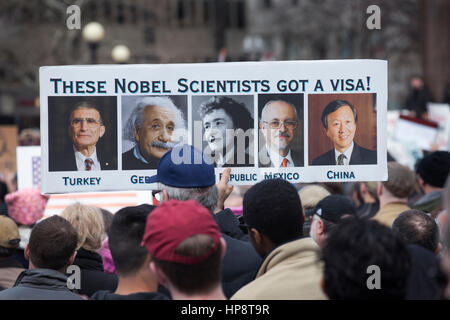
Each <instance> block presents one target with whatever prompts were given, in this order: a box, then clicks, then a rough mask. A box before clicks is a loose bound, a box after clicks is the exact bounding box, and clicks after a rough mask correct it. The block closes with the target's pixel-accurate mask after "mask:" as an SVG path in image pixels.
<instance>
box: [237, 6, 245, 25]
mask: <svg viewBox="0 0 450 320" xmlns="http://www.w3.org/2000/svg"><path fill="white" fill-rule="evenodd" d="M236 6H237V28H238V29H245V3H244V1H238V2H237V4H236Z"/></svg>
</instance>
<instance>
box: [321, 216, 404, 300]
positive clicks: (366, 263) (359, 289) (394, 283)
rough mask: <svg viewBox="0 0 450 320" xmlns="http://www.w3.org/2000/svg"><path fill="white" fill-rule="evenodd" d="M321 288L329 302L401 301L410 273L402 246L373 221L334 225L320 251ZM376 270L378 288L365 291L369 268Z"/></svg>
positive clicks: (393, 236) (352, 219)
mask: <svg viewBox="0 0 450 320" xmlns="http://www.w3.org/2000/svg"><path fill="white" fill-rule="evenodd" d="M322 260H323V261H324V271H323V273H324V288H325V292H326V294H327V296H328V297H329V298H330V299H335V300H342V299H345V300H347V299H358V300H367V299H404V298H405V295H406V287H407V283H408V278H409V272H410V269H411V257H410V254H409V252H408V249H407V247H406V245H405V244H404V243H403V242H402V241H401V240H400V239H399V238H398V237H397V236H395V235H394V234H393V233H392V231H391V230H390V229H389V228H388V227H386V226H384V225H382V224H380V223H379V222H377V221H374V220H366V219H359V218H348V219H345V221H342V222H340V223H338V225H337V226H336V228H335V230H334V231H333V232H332V233H331V234H330V235H329V238H328V240H327V242H326V244H325V246H324V248H323V250H322ZM370 266H377V267H379V268H380V271H381V272H380V274H379V275H380V283H381V288H379V289H376V290H375V289H372V290H371V289H369V287H368V285H367V284H368V277H369V276H370V272H369V269H368V268H369V267H370Z"/></svg>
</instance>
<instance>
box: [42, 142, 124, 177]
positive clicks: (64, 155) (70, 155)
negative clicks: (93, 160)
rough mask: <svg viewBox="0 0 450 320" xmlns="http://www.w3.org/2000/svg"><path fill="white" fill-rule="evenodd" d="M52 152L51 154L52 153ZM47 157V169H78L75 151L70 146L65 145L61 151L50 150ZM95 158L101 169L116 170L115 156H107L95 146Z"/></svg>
mask: <svg viewBox="0 0 450 320" xmlns="http://www.w3.org/2000/svg"><path fill="white" fill-rule="evenodd" d="M52 153H53V154H52ZM52 153H51V154H50V159H49V171H78V169H77V161H76V159H75V152H74V151H73V148H72V146H71V147H70V149H69V148H68V147H67V148H66V149H65V151H62V152H52ZM97 159H98V162H100V166H101V168H102V169H101V170H117V157H116V156H112V157H107V155H106V153H103V152H102V151H101V150H99V148H97Z"/></svg>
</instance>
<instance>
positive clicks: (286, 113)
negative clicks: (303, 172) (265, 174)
mask: <svg viewBox="0 0 450 320" xmlns="http://www.w3.org/2000/svg"><path fill="white" fill-rule="evenodd" d="M297 127H298V118H297V110H296V109H295V107H294V106H293V105H292V104H291V103H289V102H286V101H283V100H272V101H269V102H267V103H266V104H265V106H264V108H263V109H262V112H261V120H260V122H259V128H260V129H261V130H262V133H263V135H264V138H265V140H266V145H265V146H264V147H263V148H262V149H261V150H260V151H259V166H260V167H298V166H303V155H302V154H301V153H299V152H296V151H295V150H292V149H291V146H290V144H291V142H292V140H294V133H295V130H296V129H297Z"/></svg>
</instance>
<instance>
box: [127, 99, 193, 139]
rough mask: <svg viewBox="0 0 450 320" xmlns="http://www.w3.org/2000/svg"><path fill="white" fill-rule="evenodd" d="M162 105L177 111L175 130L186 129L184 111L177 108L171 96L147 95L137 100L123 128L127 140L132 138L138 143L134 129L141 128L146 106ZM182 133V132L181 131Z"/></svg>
mask: <svg viewBox="0 0 450 320" xmlns="http://www.w3.org/2000/svg"><path fill="white" fill-rule="evenodd" d="M155 106H158V107H162V108H164V109H167V110H170V111H173V112H174V113H175V130H177V129H182V130H183V131H184V129H186V123H185V121H184V115H183V112H182V111H181V110H180V109H178V108H177V106H176V105H175V104H174V103H173V101H172V99H170V98H169V97H163V96H158V97H145V98H141V99H139V100H138V101H137V103H136V107H135V108H134V110H133V111H132V112H131V115H130V117H129V118H128V120H127V123H126V124H125V126H124V128H123V132H122V134H123V137H124V139H126V140H130V141H132V142H134V143H136V138H135V136H134V129H135V128H136V129H139V128H140V127H141V125H142V122H143V121H144V109H145V108H146V107H155ZM180 135H182V133H180Z"/></svg>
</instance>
